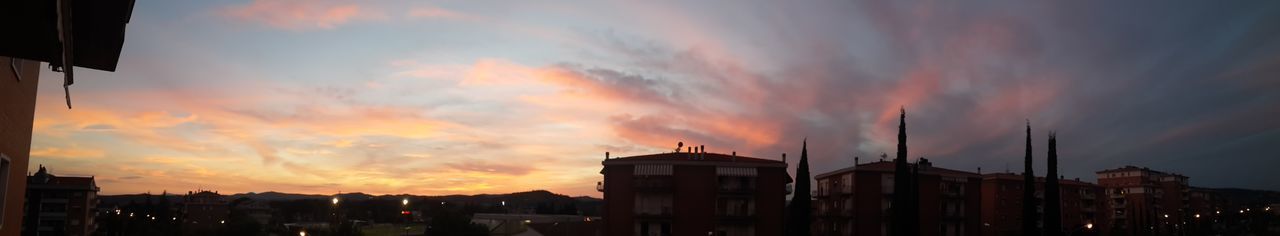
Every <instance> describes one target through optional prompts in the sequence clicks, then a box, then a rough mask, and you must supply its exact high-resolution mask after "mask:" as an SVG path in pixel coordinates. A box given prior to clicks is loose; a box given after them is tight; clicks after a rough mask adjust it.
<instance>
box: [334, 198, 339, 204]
mask: <svg viewBox="0 0 1280 236" xmlns="http://www.w3.org/2000/svg"><path fill="white" fill-rule="evenodd" d="M333 205H338V197H333Z"/></svg>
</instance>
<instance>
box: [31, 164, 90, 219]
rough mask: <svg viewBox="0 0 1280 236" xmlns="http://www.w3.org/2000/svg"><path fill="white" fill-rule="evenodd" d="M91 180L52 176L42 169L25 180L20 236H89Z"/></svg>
mask: <svg viewBox="0 0 1280 236" xmlns="http://www.w3.org/2000/svg"><path fill="white" fill-rule="evenodd" d="M97 196H98V185H97V184H96V183H95V182H94V180H93V177H92V176H90V177H73V176H56V175H53V174H52V173H49V170H47V169H45V168H44V166H40V169H39V170H38V171H36V173H35V174H32V175H31V176H29V177H27V195H26V199H27V201H26V203H27V204H26V214H25V215H24V216H23V219H25V221H26V222H24V224H23V226H22V234H23V235H69V236H76V235H90V234H92V233H93V231H94V230H97V226H96V224H95V222H94V220H95V216H96V208H97V207H98V198H97Z"/></svg>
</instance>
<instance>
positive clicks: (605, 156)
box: [604, 152, 609, 160]
mask: <svg viewBox="0 0 1280 236" xmlns="http://www.w3.org/2000/svg"><path fill="white" fill-rule="evenodd" d="M604 159H605V160H609V152H604Z"/></svg>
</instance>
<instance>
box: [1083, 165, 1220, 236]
mask: <svg viewBox="0 0 1280 236" xmlns="http://www.w3.org/2000/svg"><path fill="white" fill-rule="evenodd" d="M1097 174H1098V185H1101V186H1102V187H1103V188H1105V189H1106V190H1105V192H1106V195H1107V198H1106V199H1107V201H1108V203H1109V204H1106V205H1107V208H1108V209H1107V210H1106V212H1108V213H1109V214H1110V215H1111V218H1112V223H1111V226H1112V227H1115V229H1114V230H1115V231H1114V232H1118V233H1123V234H1125V235H1156V234H1165V233H1174V232H1186V231H1188V230H1189V228H1188V227H1193V226H1194V224H1193V223H1194V222H1196V221H1197V220H1199V219H1206V218H1205V217H1208V216H1211V215H1212V216H1213V217H1216V215H1217V214H1216V211H1217V209H1220V208H1221V205H1220V203H1221V199H1220V198H1217V197H1215V194H1213V193H1212V192H1211V191H1205V190H1198V191H1193V190H1194V189H1193V188H1192V187H1191V186H1189V185H1188V184H1187V180H1188V179H1189V178H1188V177H1187V176H1183V175H1180V174H1174V173H1166V172H1161V171H1156V170H1151V169H1148V168H1139V167H1135V166H1125V167H1121V168H1116V169H1109V170H1103V171H1098V172H1097ZM1210 213H1215V214H1210ZM1197 216H1199V217H1197Z"/></svg>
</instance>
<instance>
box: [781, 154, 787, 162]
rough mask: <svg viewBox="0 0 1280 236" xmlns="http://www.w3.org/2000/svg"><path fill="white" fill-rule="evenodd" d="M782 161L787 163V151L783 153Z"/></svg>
mask: <svg viewBox="0 0 1280 236" xmlns="http://www.w3.org/2000/svg"><path fill="white" fill-rule="evenodd" d="M782 163H787V153H785V152H784V153H782Z"/></svg>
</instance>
